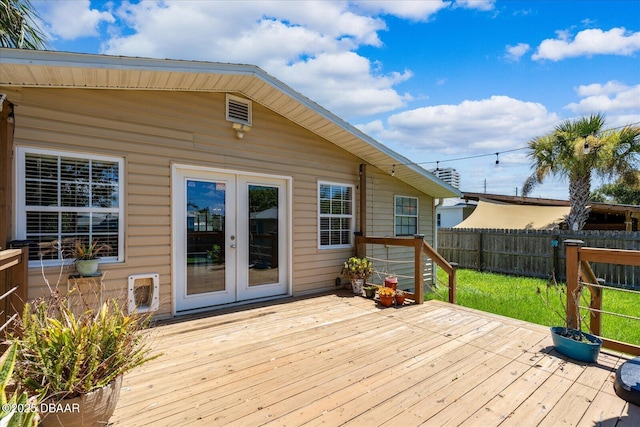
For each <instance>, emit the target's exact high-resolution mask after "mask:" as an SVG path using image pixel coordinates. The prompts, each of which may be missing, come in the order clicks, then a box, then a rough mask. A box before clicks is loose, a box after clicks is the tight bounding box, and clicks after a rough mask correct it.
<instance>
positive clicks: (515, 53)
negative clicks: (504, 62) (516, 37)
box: [505, 43, 531, 61]
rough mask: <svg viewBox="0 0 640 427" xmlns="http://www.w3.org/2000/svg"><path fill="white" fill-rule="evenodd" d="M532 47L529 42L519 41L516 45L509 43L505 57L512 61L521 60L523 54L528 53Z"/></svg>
mask: <svg viewBox="0 0 640 427" xmlns="http://www.w3.org/2000/svg"><path fill="white" fill-rule="evenodd" d="M530 49H531V46H529V45H528V44H527V43H518V44H517V45H515V46H511V45H507V47H506V49H505V50H506V51H507V53H506V54H505V58H506V59H508V60H510V61H519V60H520V58H522V55H524V54H525V53H527V52H528V51H529V50H530Z"/></svg>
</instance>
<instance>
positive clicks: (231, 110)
mask: <svg viewBox="0 0 640 427" xmlns="http://www.w3.org/2000/svg"><path fill="white" fill-rule="evenodd" d="M227 120H229V121H230V122H234V123H242V124H245V125H249V126H251V101H249V100H248V99H244V98H240V97H238V96H233V95H229V94H227Z"/></svg>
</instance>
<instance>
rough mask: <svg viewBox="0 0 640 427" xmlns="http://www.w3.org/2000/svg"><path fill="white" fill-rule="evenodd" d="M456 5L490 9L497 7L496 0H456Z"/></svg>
mask: <svg viewBox="0 0 640 427" xmlns="http://www.w3.org/2000/svg"><path fill="white" fill-rule="evenodd" d="M455 6H456V7H464V8H465V9H478V10H483V11H488V10H493V8H494V7H495V0H456V2H455Z"/></svg>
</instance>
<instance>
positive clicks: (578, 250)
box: [565, 240, 640, 355]
mask: <svg viewBox="0 0 640 427" xmlns="http://www.w3.org/2000/svg"><path fill="white" fill-rule="evenodd" d="M582 245H584V242H583V241H581V240H567V241H566V242H565V246H566V261H567V262H566V265H567V270H566V276H567V305H566V315H567V326H568V327H569V328H577V327H578V321H579V316H580V309H581V308H582V309H586V310H589V312H590V316H589V319H590V321H589V330H590V332H591V333H592V334H593V335H598V336H600V335H601V333H602V314H608V315H612V316H621V317H625V318H628V319H632V320H635V321H636V322H638V323H640V317H637V316H632V315H625V314H620V313H612V312H606V311H603V310H602V298H603V296H604V295H603V294H604V292H603V291H604V289H607V288H609V289H607V295H610V292H622V290H620V289H615V288H614V289H611V287H608V286H605V285H602V284H601V283H599V281H598V279H597V278H596V275H595V273H594V272H593V270H592V269H591V263H607V264H612V265H627V266H636V267H640V251H628V250H616V249H600V248H587V247H582ZM583 288H586V289H588V290H589V291H590V302H589V307H582V306H580V295H581V290H582V289H583ZM629 292H633V293H636V294H639V293H640V292H639V291H629ZM601 338H602V342H603V346H604V347H607V348H611V349H613V350H616V351H622V352H625V353H630V354H635V355H640V346H637V345H632V344H629V343H623V342H620V341H615V340H611V339H608V338H604V337H601Z"/></svg>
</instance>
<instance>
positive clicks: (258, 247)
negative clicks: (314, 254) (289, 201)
mask: <svg viewBox="0 0 640 427" xmlns="http://www.w3.org/2000/svg"><path fill="white" fill-rule="evenodd" d="M278 190H279V189H278V187H271V186H266V185H254V184H250V185H249V186H248V205H249V234H248V235H249V283H248V285H249V286H258V285H265V284H269V283H277V282H278V280H279V270H278V220H279V218H278V210H279V205H278Z"/></svg>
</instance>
